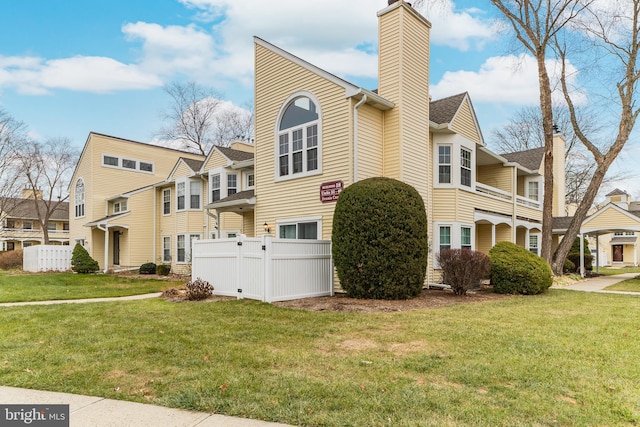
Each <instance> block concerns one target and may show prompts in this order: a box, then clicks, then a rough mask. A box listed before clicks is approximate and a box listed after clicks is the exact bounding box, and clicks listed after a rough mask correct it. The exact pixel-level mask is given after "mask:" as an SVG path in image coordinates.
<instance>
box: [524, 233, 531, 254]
mask: <svg viewBox="0 0 640 427" xmlns="http://www.w3.org/2000/svg"><path fill="white" fill-rule="evenodd" d="M530 233H531V230H529V229H528V228H526V229H525V232H524V247H525V248H526V249H527V250H528V251H529V250H531V248H530V247H529V244H530V242H529V234H530Z"/></svg>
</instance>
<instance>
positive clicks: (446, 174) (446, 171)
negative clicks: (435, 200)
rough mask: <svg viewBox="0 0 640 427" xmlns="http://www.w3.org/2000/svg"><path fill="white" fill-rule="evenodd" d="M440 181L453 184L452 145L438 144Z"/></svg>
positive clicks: (440, 182)
mask: <svg viewBox="0 0 640 427" xmlns="http://www.w3.org/2000/svg"><path fill="white" fill-rule="evenodd" d="M438 183H439V184H451V146H450V145H440V146H438Z"/></svg>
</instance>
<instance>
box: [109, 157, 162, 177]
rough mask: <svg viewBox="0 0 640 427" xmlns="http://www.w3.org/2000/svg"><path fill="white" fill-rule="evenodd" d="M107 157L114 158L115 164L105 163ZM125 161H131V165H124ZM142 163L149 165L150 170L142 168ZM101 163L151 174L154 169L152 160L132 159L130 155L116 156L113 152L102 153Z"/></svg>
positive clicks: (114, 167)
mask: <svg viewBox="0 0 640 427" xmlns="http://www.w3.org/2000/svg"><path fill="white" fill-rule="evenodd" d="M107 158H109V159H114V160H116V162H117V165H112V164H109V163H107V162H106V159H107ZM125 162H132V166H133V167H127V166H125ZM143 164H144V165H145V167H146V166H149V167H151V170H145V169H142V165H143ZM101 165H102V167H105V168H111V169H120V170H125V171H129V172H140V173H148V174H153V173H154V172H155V170H156V166H155V163H154V162H152V161H149V160H140V159H134V158H131V157H122V156H116V155H114V154H108V153H102V161H101Z"/></svg>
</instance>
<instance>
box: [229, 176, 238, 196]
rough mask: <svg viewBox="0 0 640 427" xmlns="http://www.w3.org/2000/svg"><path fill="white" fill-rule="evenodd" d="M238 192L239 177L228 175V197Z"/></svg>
mask: <svg viewBox="0 0 640 427" xmlns="http://www.w3.org/2000/svg"><path fill="white" fill-rule="evenodd" d="M237 192H238V175H237V174H235V173H230V174H228V175H227V196H231V195H232V194H236V193H237Z"/></svg>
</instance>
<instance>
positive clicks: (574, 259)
mask: <svg viewBox="0 0 640 427" xmlns="http://www.w3.org/2000/svg"><path fill="white" fill-rule="evenodd" d="M582 258H583V259H584V269H585V270H587V271H592V270H593V255H589V254H587V253H585V254H584V256H583V257H582ZM567 261H568V262H571V263H573V271H578V270H579V269H580V252H578V253H571V254H569V255H567ZM565 264H566V263H565Z"/></svg>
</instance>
